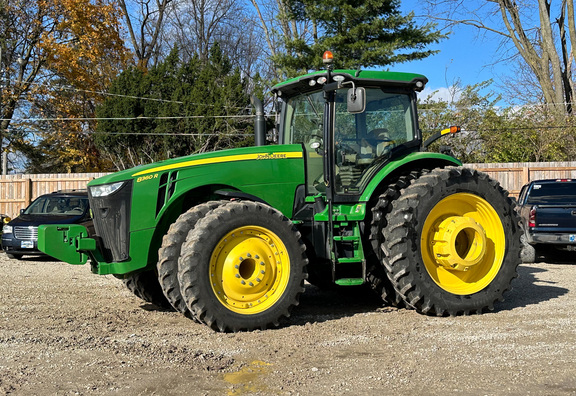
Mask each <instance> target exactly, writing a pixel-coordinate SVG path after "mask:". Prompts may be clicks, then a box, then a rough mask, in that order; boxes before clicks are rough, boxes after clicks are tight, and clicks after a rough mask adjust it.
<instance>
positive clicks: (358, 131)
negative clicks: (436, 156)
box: [273, 70, 427, 200]
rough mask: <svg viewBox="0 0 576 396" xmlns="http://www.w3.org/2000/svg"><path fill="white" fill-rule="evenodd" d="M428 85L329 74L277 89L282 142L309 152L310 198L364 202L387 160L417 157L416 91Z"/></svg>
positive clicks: (387, 75)
mask: <svg viewBox="0 0 576 396" xmlns="http://www.w3.org/2000/svg"><path fill="white" fill-rule="evenodd" d="M426 81H427V80H426V77H424V76H422V75H418V74H409V73H393V72H378V71H353V70H335V71H331V70H328V71H323V72H316V73H311V74H308V75H305V76H303V77H300V78H297V79H293V80H289V81H287V82H286V83H283V84H279V85H277V86H275V87H274V88H273V93H274V94H275V96H276V98H277V99H278V103H279V106H278V108H279V110H280V114H279V115H280V116H279V118H278V124H277V129H278V134H279V136H278V138H279V142H280V143H284V144H301V145H302V146H303V147H304V152H305V159H306V195H316V194H322V193H327V194H328V195H334V196H340V197H345V196H348V197H351V196H359V195H360V194H361V193H362V192H363V191H364V189H365V188H366V186H367V184H368V183H369V181H370V180H371V179H372V177H373V176H374V174H375V173H377V172H378V170H380V169H382V168H383V167H384V166H385V165H386V164H387V163H388V162H389V160H391V159H393V158H395V157H399V156H402V155H405V154H407V153H409V152H413V151H419V149H420V145H421V134H420V131H419V129H418V121H417V114H416V92H417V91H420V90H422V89H423V87H424V85H425V83H426ZM349 199H350V198H348V199H344V200H349Z"/></svg>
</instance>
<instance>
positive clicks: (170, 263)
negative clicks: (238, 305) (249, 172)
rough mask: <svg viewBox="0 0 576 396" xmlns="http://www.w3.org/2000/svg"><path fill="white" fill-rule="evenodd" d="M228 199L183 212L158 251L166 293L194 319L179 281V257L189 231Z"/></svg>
mask: <svg viewBox="0 0 576 396" xmlns="http://www.w3.org/2000/svg"><path fill="white" fill-rule="evenodd" d="M227 202H228V201H210V202H205V203H202V204H200V205H197V206H194V207H193V208H191V209H190V210H188V211H187V212H185V213H183V214H181V215H180V217H178V219H177V220H176V221H175V222H174V223H173V224H172V225H171V226H170V229H169V230H168V232H167V233H166V235H164V238H163V239H162V247H160V250H159V251H158V264H157V266H156V267H157V270H158V280H159V281H160V286H161V287H162V291H163V292H164V295H165V296H166V298H167V299H168V301H169V302H170V304H171V305H172V307H174V309H176V310H177V311H179V312H181V313H183V314H184V315H185V316H187V317H189V318H191V319H194V317H193V316H192V315H191V313H190V311H189V310H188V308H187V307H186V303H185V302H184V300H183V298H182V293H180V284H179V283H178V259H179V257H180V250H181V248H182V244H183V243H184V242H185V241H186V236H187V235H188V233H189V232H190V231H191V230H192V229H194V226H195V225H196V223H197V222H198V220H200V219H201V218H202V217H204V216H205V215H206V213H208V212H210V211H211V210H214V209H216V208H217V207H219V206H221V205H224V204H225V203H227Z"/></svg>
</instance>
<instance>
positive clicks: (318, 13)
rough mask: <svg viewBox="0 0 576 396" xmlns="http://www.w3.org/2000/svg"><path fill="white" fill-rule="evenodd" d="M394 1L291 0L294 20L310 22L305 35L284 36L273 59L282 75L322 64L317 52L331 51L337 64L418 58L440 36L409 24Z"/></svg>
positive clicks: (387, 62) (409, 17)
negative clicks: (282, 47) (282, 50)
mask: <svg viewBox="0 0 576 396" xmlns="http://www.w3.org/2000/svg"><path fill="white" fill-rule="evenodd" d="M399 6H400V2H399V1H397V0H290V8H291V18H292V19H293V20H294V21H306V20H309V21H311V22H312V25H313V31H312V33H311V35H310V37H309V39H308V40H306V39H302V38H296V39H289V40H287V42H286V43H285V46H286V53H285V54H282V55H276V57H275V58H274V61H275V62H276V64H277V65H278V66H279V67H280V68H281V69H283V70H284V72H285V73H286V74H287V75H294V74H297V73H301V72H303V71H306V70H308V69H310V68H315V69H320V68H322V60H321V55H322V53H323V52H324V51H326V50H330V51H332V52H333V53H334V60H335V63H336V65H337V67H338V68H353V69H355V68H359V67H371V66H377V65H378V66H386V65H390V64H393V63H399V62H406V61H410V60H415V59H422V58H425V57H427V56H429V55H431V54H434V53H435V52H436V51H432V50H428V49H426V46H427V45H428V44H431V43H437V42H438V41H439V40H441V39H442V38H444V37H445V36H443V35H442V34H441V33H440V32H438V31H436V30H434V26H435V25H433V24H427V25H424V26H422V27H418V26H416V24H415V23H414V20H413V18H414V15H413V13H411V14H409V15H407V16H403V15H402V14H401V13H400V11H399Z"/></svg>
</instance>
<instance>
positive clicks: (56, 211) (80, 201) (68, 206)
mask: <svg viewBox="0 0 576 396" xmlns="http://www.w3.org/2000/svg"><path fill="white" fill-rule="evenodd" d="M87 208H88V198H85V197H62V196H60V197H48V196H46V197H40V198H38V199H36V200H35V201H34V202H32V204H31V205H30V206H29V207H28V208H27V209H26V210H25V211H24V214H29V215H34V214H41V215H59V216H61V215H69V216H78V215H81V214H83V213H84V212H85V211H86V209H87Z"/></svg>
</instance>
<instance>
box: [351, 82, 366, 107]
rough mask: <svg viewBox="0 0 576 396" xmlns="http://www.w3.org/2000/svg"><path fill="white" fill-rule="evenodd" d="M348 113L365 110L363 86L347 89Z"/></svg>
mask: <svg viewBox="0 0 576 396" xmlns="http://www.w3.org/2000/svg"><path fill="white" fill-rule="evenodd" d="M347 96H348V100H347V105H348V113H352V114H357V113H363V112H364V110H366V90H365V89H364V88H363V87H358V88H350V89H349V90H348V94H347Z"/></svg>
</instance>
